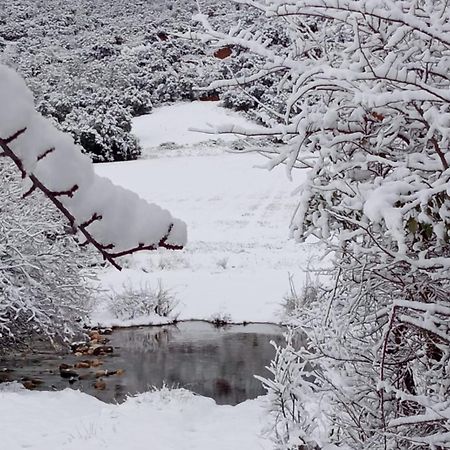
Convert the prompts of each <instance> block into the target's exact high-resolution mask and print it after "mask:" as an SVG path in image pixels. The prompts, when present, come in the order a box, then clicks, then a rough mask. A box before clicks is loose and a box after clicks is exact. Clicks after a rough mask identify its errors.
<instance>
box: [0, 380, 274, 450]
mask: <svg viewBox="0 0 450 450" xmlns="http://www.w3.org/2000/svg"><path fill="white" fill-rule="evenodd" d="M12 388H14V386H11V388H10V389H11V390H12V391H13V392H5V391H0V418H1V420H0V448H1V449H4V450H19V449H33V450H69V449H72V450H99V449H108V450H140V449H142V450H149V449H152V450H211V449H214V450H232V449H236V450H238V449H242V450H243V449H245V450H264V449H270V448H272V446H271V443H270V440H269V439H268V438H265V437H263V429H264V426H265V424H266V422H267V419H266V418H265V409H264V408H265V401H266V400H265V398H264V397H260V398H258V399H256V400H248V401H246V402H244V403H241V404H239V405H237V406H219V405H216V403H215V402H214V400H212V399H208V398H205V397H200V396H196V395H194V394H192V393H191V392H189V391H185V390H182V389H178V390H173V391H170V390H166V389H163V390H162V391H158V392H148V393H145V394H141V395H139V396H137V397H134V398H130V399H128V400H127V401H126V402H125V403H123V404H121V405H110V404H106V403H102V402H101V401H99V400H97V399H96V398H94V397H91V396H89V395H86V394H82V393H80V392H77V391H73V390H71V389H66V390H64V391H62V392H30V391H25V390H16V389H12ZM3 389H5V388H3ZM6 389H8V387H6ZM14 390H16V392H14Z"/></svg>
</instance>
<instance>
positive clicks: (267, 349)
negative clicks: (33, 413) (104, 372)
mask: <svg viewBox="0 0 450 450" xmlns="http://www.w3.org/2000/svg"><path fill="white" fill-rule="evenodd" d="M282 332H283V329H282V328H281V327H279V326H276V325H270V324H250V325H246V326H244V325H232V326H228V327H226V328H215V327H214V326H213V325H211V324H209V323H206V322H182V323H179V324H178V325H176V326H175V325H170V326H164V327H141V328H128V329H117V330H115V331H114V332H113V334H112V335H111V336H109V337H110V338H111V341H110V342H109V344H108V345H112V346H113V347H114V353H113V354H112V355H111V356H106V357H104V358H103V363H104V365H103V366H102V367H101V369H108V370H114V369H119V368H121V369H125V373H124V374H123V375H122V376H117V375H116V376H110V377H106V378H104V381H105V382H106V389H105V390H101V391H99V390H96V389H95V388H94V383H95V372H93V371H91V372H90V373H88V371H86V373H84V372H83V373H84V374H85V375H86V376H82V377H81V379H80V380H77V381H75V382H74V383H73V384H72V385H71V387H73V388H75V389H80V390H81V391H83V392H86V393H88V394H91V395H94V396H96V397H97V398H99V399H101V400H104V401H107V402H115V401H119V402H120V401H123V400H124V399H125V398H126V396H127V395H128V394H136V393H139V392H145V391H147V390H149V388H151V387H157V388H158V387H162V386H163V385H164V384H165V385H167V386H169V387H183V388H186V389H189V390H191V391H193V392H196V393H198V394H201V395H204V396H207V397H212V398H214V399H215V400H216V401H217V403H219V404H236V403H240V402H242V401H244V400H246V399H249V398H255V397H257V396H258V395H262V394H264V390H263V388H262V386H261V383H260V382H259V381H258V380H256V379H255V378H254V375H255V374H257V375H262V376H269V372H268V371H267V369H265V366H267V365H269V363H270V360H271V359H272V358H273V356H274V354H275V350H274V348H273V346H272V345H271V344H270V341H272V340H273V341H275V342H277V343H282V342H283V341H284V339H283V337H282ZM83 358H84V359H85V357H81V359H83ZM79 360H80V358H77V357H75V356H74V355H64V356H61V355H59V356H58V355H51V354H49V353H47V354H37V355H32V356H30V357H29V358H20V359H14V360H11V359H10V360H3V361H1V360H0V368H1V367H9V368H15V371H14V374H15V379H17V380H19V379H21V378H22V377H37V378H39V379H41V380H42V381H44V383H43V384H42V385H40V386H39V387H38V389H47V390H48V389H63V388H65V387H68V386H69V384H68V381H67V380H64V379H62V378H61V377H60V376H59V371H58V367H59V364H61V363H62V362H64V363H68V364H74V363H76V362H78V361H79ZM96 370H98V369H96ZM80 375H82V373H80Z"/></svg>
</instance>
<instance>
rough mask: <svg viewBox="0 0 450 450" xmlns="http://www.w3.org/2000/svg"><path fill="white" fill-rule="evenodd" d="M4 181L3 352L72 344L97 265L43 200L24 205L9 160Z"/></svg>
mask: <svg viewBox="0 0 450 450" xmlns="http://www.w3.org/2000/svg"><path fill="white" fill-rule="evenodd" d="M0 179H1V184H0V352H2V351H4V350H7V349H8V348H9V349H11V348H12V347H18V346H21V345H23V344H30V343H31V341H32V339H36V338H44V339H49V340H52V341H54V342H56V340H59V341H61V340H66V339H69V338H71V337H73V336H74V334H75V333H76V332H79V331H80V329H81V327H82V325H83V318H84V317H85V315H86V313H87V312H88V311H89V309H90V306H91V296H92V294H93V288H92V287H90V286H93V284H92V281H91V280H90V279H89V278H88V274H87V270H88V267H89V266H91V265H95V264H97V260H96V259H95V258H94V255H93V254H92V252H90V251H88V249H82V250H80V249H79V247H78V245H77V243H76V242H75V241H74V239H73V237H71V236H68V235H67V233H66V230H65V225H64V221H63V219H62V218H61V217H60V216H59V214H57V213H56V212H55V211H54V210H52V209H50V207H49V206H48V204H47V202H46V200H45V198H44V197H43V195H38V194H33V195H32V196H30V197H28V198H27V199H24V200H22V198H21V195H22V185H21V181H20V177H18V176H17V174H16V173H15V171H14V170H13V167H12V165H11V164H8V161H7V160H6V159H5V158H0ZM89 277H92V275H90V276H89Z"/></svg>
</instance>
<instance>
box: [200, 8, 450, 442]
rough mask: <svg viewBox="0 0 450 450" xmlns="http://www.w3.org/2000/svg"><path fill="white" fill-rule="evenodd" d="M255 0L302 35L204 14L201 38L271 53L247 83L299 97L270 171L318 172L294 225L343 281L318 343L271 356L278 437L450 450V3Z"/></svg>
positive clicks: (316, 324) (302, 323) (307, 312)
mask: <svg viewBox="0 0 450 450" xmlns="http://www.w3.org/2000/svg"><path fill="white" fill-rule="evenodd" d="M251 3H252V5H253V6H256V8H258V9H260V10H261V11H262V12H264V13H265V14H266V16H267V17H269V18H270V21H272V22H273V23H279V24H280V26H281V24H284V26H285V27H286V28H288V29H289V34H290V41H289V44H288V45H287V46H286V47H279V48H277V49H276V50H274V49H273V48H272V47H271V45H270V41H268V40H267V39H266V36H265V35H264V32H259V31H258V30H257V31H255V30H251V29H249V30H246V29H243V28H242V27H240V26H238V27H234V28H233V29H231V31H230V32H229V33H228V34H227V33H223V32H221V31H220V30H217V29H214V27H211V25H210V23H208V18H207V17H205V16H200V17H199V20H201V21H202V23H203V25H204V27H205V30H206V31H205V34H204V36H203V39H204V40H209V41H210V42H213V43H214V45H216V46H217V45H220V46H223V45H234V46H240V47H241V48H245V49H247V51H248V52H251V53H256V54H257V56H258V57H260V58H263V59H264V61H265V64H264V67H263V68H262V69H261V70H260V71H259V72H256V73H252V74H251V75H249V76H248V77H247V81H249V82H251V81H252V80H259V79H261V78H263V77H264V76H265V75H266V74H269V73H272V72H275V71H278V72H282V73H283V80H282V83H281V84H280V86H279V87H280V89H281V90H284V91H285V93H286V95H287V97H288V100H287V102H286V105H285V109H284V117H283V120H282V121H280V123H279V124H274V126H273V127H272V128H271V130H270V133H272V134H273V135H274V136H276V137H278V138H279V139H282V140H283V141H284V142H285V143H286V145H285V146H284V147H283V148H281V150H278V149H276V148H275V149H273V150H271V149H270V148H268V149H267V156H269V157H270V158H271V162H270V164H269V167H273V166H275V165H277V164H285V165H286V168H287V171H288V173H290V171H292V170H293V169H294V168H305V169H308V179H307V182H306V183H305V184H303V185H302V186H301V187H300V188H299V190H298V192H299V196H300V201H299V206H298V209H297V211H296V214H295V217H294V219H293V222H292V234H293V236H294V237H295V238H296V239H298V240H300V241H301V240H304V239H306V238H307V237H308V236H315V237H316V238H319V239H321V240H323V241H324V242H325V243H327V245H328V246H329V249H330V250H332V251H333V252H334V255H335V270H334V271H333V272H332V274H331V275H332V276H333V278H334V282H333V286H332V287H331V288H330V289H329V291H328V292H327V293H325V295H323V296H319V298H318V299H317V300H316V301H313V302H312V303H311V304H309V305H305V307H304V308H303V309H302V312H301V314H299V315H298V326H299V328H300V329H301V330H302V332H304V333H307V335H308V339H309V344H308V346H307V347H306V346H302V347H300V348H295V347H294V346H288V347H287V349H286V350H283V351H282V352H279V353H278V357H277V360H276V361H275V363H274V364H275V366H274V371H275V372H276V373H277V378H276V379H277V380H278V381H277V382H278V383H279V384H278V386H277V389H275V390H274V389H273V386H272V387H270V389H269V390H270V392H271V395H273V398H274V402H273V407H274V411H275V414H276V415H277V417H278V419H279V420H281V421H282V423H281V426H279V427H278V428H277V429H278V431H279V433H278V440H277V443H278V445H279V447H280V448H315V446H319V447H326V446H328V445H329V446H337V447H338V448H351V449H361V450H362V449H387V448H402V449H406V448H432V449H441V448H444V447H448V446H449V444H450V437H449V432H448V430H449V426H450V409H449V405H448V398H449V396H450V385H449V384H448V379H449V377H450V372H449V367H450V347H449V344H450V332H449V326H448V321H449V317H450V301H449V292H450V277H449V273H450V244H449V242H450V197H449V195H450V190H449V186H450V169H449V164H450V162H449V160H450V154H449V153H450V152H449V140H450V95H449V92H450V82H449V66H450V40H449V39H448V36H449V31H450V28H449V27H450V25H449V23H450V9H449V8H448V5H447V3H446V2H444V1H440V0H424V1H422V0H420V1H417V0H408V1H403V2H397V1H395V2H392V1H372V0H356V1H347V0H342V1H341V0H340V1H336V0H320V1H316V0H295V1H284V0H282V1H275V0H266V1H265V2H260V3H258V2H251ZM241 81H245V80H241ZM222 83H223V84H225V85H228V84H229V81H228V80H226V81H223V82H222ZM220 84H221V83H220V82H218V83H215V84H214V86H219V85H220ZM274 117H276V116H274ZM286 371H287V372H286ZM285 373H286V374H287V375H286V376H285ZM289 374H290V375H289ZM288 375H289V376H288ZM285 395H287V397H283V398H282V396H285ZM284 402H289V405H290V407H289V409H285V408H284V405H285V403H284ZM311 404H320V405H322V406H323V409H322V410H320V409H317V408H316V409H314V408H313V409H311ZM328 448H335V447H328Z"/></svg>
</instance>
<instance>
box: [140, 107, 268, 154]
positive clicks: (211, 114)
mask: <svg viewBox="0 0 450 450" xmlns="http://www.w3.org/2000/svg"><path fill="white" fill-rule="evenodd" d="M223 124H232V125H235V126H238V127H242V128H246V127H247V128H248V127H251V128H253V129H254V128H255V125H254V124H253V123H252V122H250V121H249V120H247V119H246V118H245V117H243V116H242V115H240V114H239V113H237V112H234V111H231V110H228V109H225V108H221V107H220V106H218V102H201V101H196V102H192V103H176V104H174V105H169V106H162V107H161V108H157V109H155V110H154V111H153V112H152V113H151V114H146V115H144V116H140V117H136V118H135V119H133V133H134V134H135V135H136V136H137V137H138V138H139V141H140V143H141V145H142V147H143V148H144V151H145V150H146V149H149V148H155V147H158V146H159V145H161V144H165V143H175V144H178V145H193V144H198V143H200V142H205V141H209V140H211V139H215V140H219V139H220V140H223V141H233V140H236V136H233V135H223V136H211V135H208V134H205V133H200V132H198V131H192V130H191V129H210V128H216V127H219V126H222V125H223ZM261 128H262V127H261Z"/></svg>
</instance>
